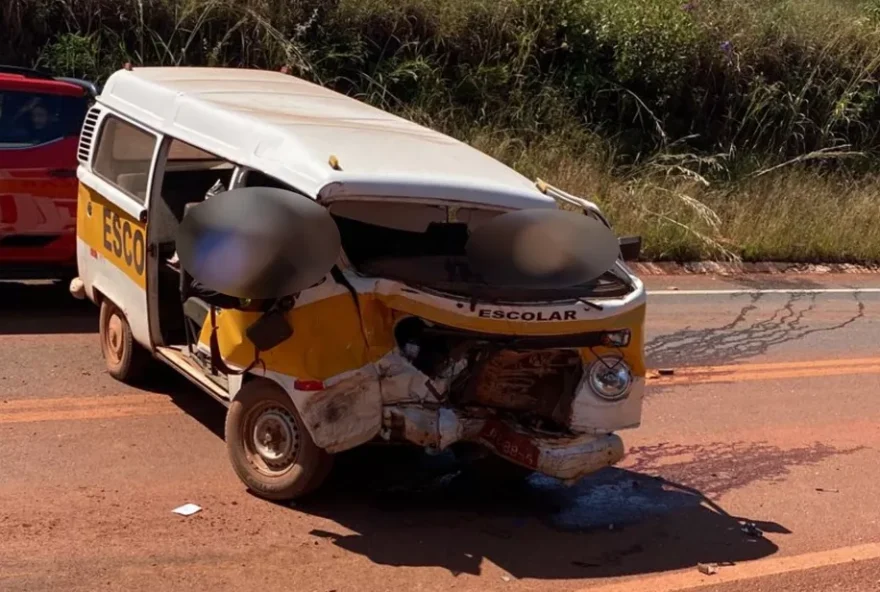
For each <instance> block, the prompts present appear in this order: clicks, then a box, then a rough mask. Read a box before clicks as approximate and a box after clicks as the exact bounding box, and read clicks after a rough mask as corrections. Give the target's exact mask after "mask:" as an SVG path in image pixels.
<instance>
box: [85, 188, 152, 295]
mask: <svg viewBox="0 0 880 592" xmlns="http://www.w3.org/2000/svg"><path fill="white" fill-rule="evenodd" d="M76 212H77V213H76V234H77V236H78V237H79V238H81V239H82V240H83V241H84V242H85V243H86V244H87V245H89V247H91V248H92V250H93V251H94V252H96V253H97V254H98V255H99V256H100V257H103V258H105V259H106V260H107V261H109V262H110V263H112V264H113V265H115V266H116V267H118V268H119V269H121V270H122V271H123V272H124V273H125V275H127V276H128V277H130V278H131V279H132V280H133V281H134V283H136V284H137V285H138V286H140V288H141V289H145V288H146V283H147V282H146V277H147V275H146V269H147V227H146V225H145V224H142V223H141V222H140V221H139V220H135V219H134V217H132V216H131V215H130V214H128V213H127V212H125V211H124V210H122V209H121V208H119V207H118V206H116V205H114V204H112V203H110V201H109V200H107V199H106V198H105V197H104V196H102V195H101V194H100V193H98V192H97V191H95V190H94V189H91V188H89V187H86V186H85V185H83V184H82V183H80V185H79V201H78V203H77V209H76Z"/></svg>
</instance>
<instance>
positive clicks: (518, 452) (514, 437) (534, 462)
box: [480, 421, 540, 469]
mask: <svg viewBox="0 0 880 592" xmlns="http://www.w3.org/2000/svg"><path fill="white" fill-rule="evenodd" d="M480 439H482V440H483V441H484V442H485V443H486V444H488V445H490V446H491V447H492V448H494V449H495V452H497V453H498V454H500V455H501V456H504V457H507V458H509V459H510V460H512V461H515V462H517V463H519V464H522V465H525V466H527V467H529V468H530V469H535V468H537V467H538V456H539V455H540V452H539V451H538V447H537V446H535V445H534V444H532V441H531V440H529V438H528V437H526V436H523V435H522V434H520V433H518V432H515V431H514V430H512V429H510V428H509V427H507V426H506V425H504V424H503V423H501V422H499V421H490V422H487V423H486V426H485V427H484V428H483V431H482V432H480Z"/></svg>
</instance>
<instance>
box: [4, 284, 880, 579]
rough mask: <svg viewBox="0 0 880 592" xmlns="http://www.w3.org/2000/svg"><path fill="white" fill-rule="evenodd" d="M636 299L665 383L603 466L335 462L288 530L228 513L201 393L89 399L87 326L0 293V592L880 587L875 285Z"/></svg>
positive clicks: (273, 512) (230, 490)
mask: <svg viewBox="0 0 880 592" xmlns="http://www.w3.org/2000/svg"><path fill="white" fill-rule="evenodd" d="M648 284H649V288H650V289H651V290H652V292H654V293H653V294H652V295H651V296H650V300H649V319H648V342H647V351H648V353H649V361H650V366H651V367H652V368H654V369H658V370H659V369H672V370H674V373H673V374H672V375H664V376H658V377H656V378H654V379H652V380H651V381H650V387H649V393H648V398H647V401H646V403H645V409H644V417H643V420H644V423H643V426H642V427H641V428H639V429H637V430H631V431H627V432H623V433H622V434H621V435H622V436H623V437H624V439H625V442H626V444H627V446H628V451H629V455H628V457H627V459H626V460H625V461H624V462H623V463H622V464H621V466H620V467H618V468H614V469H609V470H606V471H603V472H601V473H599V474H597V475H596V476H595V477H593V478H590V479H587V480H585V481H583V482H582V483H580V484H578V485H577V486H575V487H573V488H565V487H562V486H560V485H559V484H557V483H555V482H553V481H550V480H547V479H542V478H539V477H533V478H532V479H531V480H530V482H529V483H528V484H526V485H525V486H523V487H522V488H519V489H513V490H507V491H498V490H494V489H484V488H481V487H480V486H478V485H476V484H474V483H472V482H468V481H467V480H466V479H465V478H464V477H462V476H461V475H458V474H457V473H456V466H455V465H454V463H452V462H451V461H450V460H449V459H447V458H445V457H442V456H441V457H435V458H427V457H424V456H422V455H420V454H413V453H410V452H408V451H407V450H406V449H401V450H372V451H369V450H368V451H355V452H353V453H350V454H347V455H343V458H342V459H341V461H340V463H339V464H338V465H337V469H336V471H335V472H334V475H333V477H332V479H331V482H330V483H329V484H328V485H327V487H326V488H325V490H323V492H322V495H321V496H319V497H318V499H315V500H313V501H311V502H309V503H303V504H299V505H296V506H294V507H287V506H280V505H275V504H271V503H267V502H265V501H262V500H259V499H257V498H254V497H252V496H250V495H249V494H248V493H247V492H246V491H245V490H244V488H243V487H242V486H241V484H240V483H239V481H238V480H237V479H236V477H235V476H234V475H233V473H232V471H231V469H230V467H229V464H228V462H227V458H226V453H225V449H224V446H223V441H222V437H221V434H222V425H223V413H222V408H221V407H220V406H219V405H218V404H216V403H214V402H213V401H212V400H210V399H209V398H208V397H207V396H204V395H202V394H200V393H199V392H196V391H194V390H193V389H192V388H190V387H189V386H188V385H187V384H186V383H185V382H183V381H182V380H180V379H178V378H177V377H175V376H173V375H171V374H170V373H168V372H164V371H161V370H159V371H157V373H156V375H155V376H154V377H153V378H152V379H151V380H150V381H149V385H147V386H146V387H145V388H143V389H135V388H131V387H126V386H124V385H121V384H119V383H117V382H114V381H113V380H112V379H110V378H109V377H108V376H107V375H106V374H105V373H104V371H103V366H102V361H101V357H100V352H99V348H98V340H97V335H96V329H97V317H96V314H95V311H94V310H92V308H91V307H90V306H89V305H87V304H85V305H84V304H82V303H77V302H75V301H72V300H71V299H70V298H69V296H67V294H66V293H65V291H64V289H63V288H61V289H58V288H53V287H46V286H33V285H29V286H24V285H19V284H5V285H4V284H0V303H2V308H3V311H2V312H0V590H2V591H3V592H14V591H20V590H35V591H43V590H52V591H54V590H63V591H65V592H67V591H80V590H82V591H85V590H88V591H94V590H126V591H128V590H133V591H141V590H143V591H150V592H156V591H163V590H232V589H235V590H259V591H261V592H271V591H276V590H278V591H281V590H284V591H288V590H296V591H315V592H330V591H333V590H335V591H338V592H343V591H358V592H369V591H374V590H375V591H379V590H407V591H409V590H425V591H429V590H430V591H433V590H449V589H453V590H473V591H485V590H511V591H531V590H535V591H537V590H554V591H557V590H558V591H565V592H568V591H578V590H590V591H591V592H611V591H617V590H627V591H630V592H638V591H646V592H647V591H650V592H667V591H672V590H718V591H719V592H734V591H744V590H750V591H760V590H768V591H769V590H773V591H778V590H798V591H810V590H815V591H822V592H824V591H826V590H847V591H850V590H852V591H863V590H880V524H878V520H880V511H878V507H877V506H878V502H877V500H880V453H878V449H880V396H878V393H880V342H878V339H877V335H878V334H880V331H878V330H880V276H865V277H858V276H838V277H813V278H809V277H799V278H791V277H787V276H786V277H785V278H782V279H777V280H774V281H772V282H771V281H768V280H767V279H766V278H764V279H760V278H740V279H737V280H721V279H712V278H702V277H700V278H694V277H674V278H670V277H666V278H663V277H659V278H650V279H649V280H648ZM849 287H857V288H860V289H864V291H862V292H855V293H854V292H839V291H830V292H829V291H828V290H834V289H840V288H849ZM756 289H766V290H770V291H769V292H760V293H754V292H753V293H748V292H742V291H749V290H756ZM719 290H720V291H721V292H718V291H719ZM787 290H796V291H800V292H798V293H795V292H786V291H787ZM803 290H808V292H803ZM187 502H192V503H196V504H198V505H200V506H202V507H203V508H204V509H203V511H202V512H200V513H199V514H196V515H194V516H191V517H189V518H183V517H180V516H177V515H175V514H173V513H172V512H171V510H172V509H173V508H175V507H177V506H180V505H181V504H184V503H187ZM751 524H753V525H754V526H751ZM744 527H745V532H744V530H743V529H744ZM755 529H758V530H760V531H761V532H760V533H759V532H758V531H757V530H755ZM698 563H717V564H719V565H718V567H717V573H716V574H714V575H704V574H701V573H700V572H699V571H698V570H697V567H696V566H697V564H698Z"/></svg>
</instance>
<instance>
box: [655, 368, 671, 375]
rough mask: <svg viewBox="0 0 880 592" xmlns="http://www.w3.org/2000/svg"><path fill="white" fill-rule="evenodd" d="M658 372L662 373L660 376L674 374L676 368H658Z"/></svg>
mask: <svg viewBox="0 0 880 592" xmlns="http://www.w3.org/2000/svg"><path fill="white" fill-rule="evenodd" d="M657 372H658V373H659V374H660V376H672V375H673V374H675V369H673V368H661V369H660V370H658V371H657Z"/></svg>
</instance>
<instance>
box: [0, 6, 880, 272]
mask: <svg viewBox="0 0 880 592" xmlns="http://www.w3.org/2000/svg"><path fill="white" fill-rule="evenodd" d="M0 25H2V30H3V31H4V35H3V37H2V38H0V63H17V64H24V65H39V66H42V67H45V68H47V69H50V70H52V71H54V72H57V73H59V74H65V75H78V76H84V77H88V78H92V79H98V80H102V79H104V78H105V77H106V76H107V75H108V74H109V73H110V72H112V71H113V70H115V69H117V68H119V67H120V66H121V65H122V64H123V63H125V62H126V61H130V62H132V63H134V64H136V65H137V64H144V65H157V64H162V65H242V66H254V67H266V68H279V67H280V66H282V65H286V66H289V67H290V69H291V72H292V73H294V74H296V75H299V76H303V77H305V78H308V79H311V80H314V81H316V82H320V83H322V84H325V85H328V86H330V87H332V88H335V89H337V90H340V91H342V92H345V93H348V94H351V95H354V96H357V97H359V98H361V99H363V100H365V101H368V102H370V103H373V104H375V105H377V106H381V107H383V108H386V109H389V110H392V111H395V112H398V113H401V114H403V115H405V116H407V117H410V118H413V119H415V120H417V121H419V122H421V123H424V124H427V125H430V126H432V127H435V128H437V129H440V130H441V131H444V132H447V133H449V134H451V135H453V136H456V137H458V138H460V139H462V140H465V141H467V142H470V143H472V144H474V145H475V146H477V147H479V148H481V149H483V150H485V151H487V152H489V153H491V154H493V155H495V156H497V157H499V158H501V159H502V160H504V161H505V162H507V163H508V164H510V165H512V166H514V167H515V168H517V169H519V170H520V171H522V172H523V173H525V174H527V175H530V176H532V177H534V176H537V175H540V176H541V177H542V178H544V179H545V180H547V181H549V182H551V183H554V184H556V185H558V186H560V187H562V188H564V189H566V190H568V191H571V192H573V193H577V194H579V195H583V196H584V197H588V198H590V199H594V200H595V201H597V202H599V203H600V204H601V205H602V206H603V207H604V208H605V209H606V210H607V211H608V212H609V214H610V217H611V218H612V220H613V222H614V223H615V224H616V226H617V228H618V231H619V232H620V233H639V234H642V235H643V236H644V237H645V239H646V252H645V255H646V257H647V258H653V259H675V260H694V259H706V258H713V259H738V258H742V259H745V260H787V261H854V262H863V261H880V176H878V173H877V171H878V169H877V165H878V163H880V0H810V1H809V2H807V1H805V0H689V1H688V0H7V1H6V2H5V3H3V5H2V6H0Z"/></svg>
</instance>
